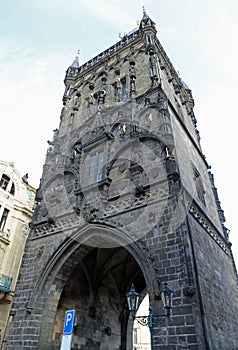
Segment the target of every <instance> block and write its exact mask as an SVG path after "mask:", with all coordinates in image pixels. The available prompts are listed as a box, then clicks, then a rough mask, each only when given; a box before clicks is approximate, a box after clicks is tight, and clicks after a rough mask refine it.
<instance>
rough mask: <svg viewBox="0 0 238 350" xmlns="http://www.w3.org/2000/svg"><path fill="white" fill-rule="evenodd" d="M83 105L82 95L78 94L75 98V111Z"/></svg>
mask: <svg viewBox="0 0 238 350" xmlns="http://www.w3.org/2000/svg"><path fill="white" fill-rule="evenodd" d="M80 105H81V93H80V92H77V93H76V94H75V95H74V97H73V110H74V111H78V109H79V107H80Z"/></svg>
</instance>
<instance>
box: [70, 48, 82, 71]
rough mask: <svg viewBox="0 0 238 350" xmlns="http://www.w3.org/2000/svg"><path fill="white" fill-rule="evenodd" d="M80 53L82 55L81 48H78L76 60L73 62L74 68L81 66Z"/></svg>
mask: <svg viewBox="0 0 238 350" xmlns="http://www.w3.org/2000/svg"><path fill="white" fill-rule="evenodd" d="M79 55H80V50H78V52H77V54H76V56H75V60H74V61H73V63H72V64H71V67H72V68H79Z"/></svg>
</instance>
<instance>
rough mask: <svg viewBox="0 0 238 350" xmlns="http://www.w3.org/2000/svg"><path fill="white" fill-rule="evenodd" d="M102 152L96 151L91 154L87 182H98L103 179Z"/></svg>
mask: <svg viewBox="0 0 238 350" xmlns="http://www.w3.org/2000/svg"><path fill="white" fill-rule="evenodd" d="M103 162H104V152H103V151H100V152H96V153H94V154H93V155H91V158H90V169H89V184H90V185H91V184H93V183H96V182H100V181H102V179H103V164H104V163H103Z"/></svg>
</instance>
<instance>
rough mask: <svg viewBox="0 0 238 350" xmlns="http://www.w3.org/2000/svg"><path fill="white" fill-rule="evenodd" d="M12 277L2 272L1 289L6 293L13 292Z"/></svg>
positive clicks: (0, 276) (0, 278) (0, 277)
mask: <svg viewBox="0 0 238 350" xmlns="http://www.w3.org/2000/svg"><path fill="white" fill-rule="evenodd" d="M11 284H12V277H9V276H6V275H4V274H3V273H0V291H3V292H5V293H10V292H11Z"/></svg>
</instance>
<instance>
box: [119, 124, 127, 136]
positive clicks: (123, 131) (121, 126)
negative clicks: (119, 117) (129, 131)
mask: <svg viewBox="0 0 238 350" xmlns="http://www.w3.org/2000/svg"><path fill="white" fill-rule="evenodd" d="M118 130H119V134H120V136H122V137H123V136H124V135H125V134H126V124H125V123H124V124H119V125H118Z"/></svg>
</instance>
